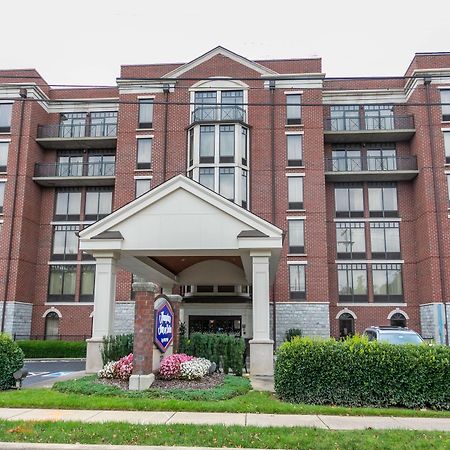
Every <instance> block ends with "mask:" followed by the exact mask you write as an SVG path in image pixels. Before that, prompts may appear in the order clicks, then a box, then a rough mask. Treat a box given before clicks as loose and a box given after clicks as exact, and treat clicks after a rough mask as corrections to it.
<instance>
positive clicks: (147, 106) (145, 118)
mask: <svg viewBox="0 0 450 450" xmlns="http://www.w3.org/2000/svg"><path fill="white" fill-rule="evenodd" d="M139 128H153V99H152V98H146V99H140V100H139Z"/></svg>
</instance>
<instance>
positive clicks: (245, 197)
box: [242, 169, 248, 208]
mask: <svg viewBox="0 0 450 450" xmlns="http://www.w3.org/2000/svg"><path fill="white" fill-rule="evenodd" d="M247 175H248V171H247V170H244V169H242V207H243V208H247V206H248V186H247V183H248V180H247Z"/></svg>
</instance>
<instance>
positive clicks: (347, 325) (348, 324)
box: [339, 313, 355, 339]
mask: <svg viewBox="0 0 450 450" xmlns="http://www.w3.org/2000/svg"><path fill="white" fill-rule="evenodd" d="M354 334H355V319H354V318H353V316H352V315H351V314H349V313H343V314H341V315H340V316H339V337H340V338H341V339H345V338H346V337H349V336H353V335H354Z"/></svg>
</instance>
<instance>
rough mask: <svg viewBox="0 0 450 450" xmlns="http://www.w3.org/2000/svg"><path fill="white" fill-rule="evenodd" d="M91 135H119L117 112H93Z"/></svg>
mask: <svg viewBox="0 0 450 450" xmlns="http://www.w3.org/2000/svg"><path fill="white" fill-rule="evenodd" d="M89 128H90V136H92V137H108V136H116V135H117V112H116V111H112V112H93V113H91V120H90V127H89Z"/></svg>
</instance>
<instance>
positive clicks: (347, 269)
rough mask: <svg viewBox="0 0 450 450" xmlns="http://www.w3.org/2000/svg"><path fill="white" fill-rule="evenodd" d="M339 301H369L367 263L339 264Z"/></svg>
mask: <svg viewBox="0 0 450 450" xmlns="http://www.w3.org/2000/svg"><path fill="white" fill-rule="evenodd" d="M337 273H338V292H339V302H343V303H344V302H353V303H357V302H367V265H366V264H338V265H337Z"/></svg>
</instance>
